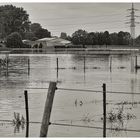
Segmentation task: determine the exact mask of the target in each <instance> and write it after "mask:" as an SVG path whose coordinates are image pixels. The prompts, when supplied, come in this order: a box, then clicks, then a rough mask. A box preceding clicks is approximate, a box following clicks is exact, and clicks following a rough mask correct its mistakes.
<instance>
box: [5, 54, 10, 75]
mask: <svg viewBox="0 0 140 140" xmlns="http://www.w3.org/2000/svg"><path fill="white" fill-rule="evenodd" d="M8 61H9V54H6V76H8V63H9V62H8Z"/></svg>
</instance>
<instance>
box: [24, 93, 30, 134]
mask: <svg viewBox="0 0 140 140" xmlns="http://www.w3.org/2000/svg"><path fill="white" fill-rule="evenodd" d="M24 96H25V110H26V137H28V136H29V108H28V92H27V90H25V91H24Z"/></svg>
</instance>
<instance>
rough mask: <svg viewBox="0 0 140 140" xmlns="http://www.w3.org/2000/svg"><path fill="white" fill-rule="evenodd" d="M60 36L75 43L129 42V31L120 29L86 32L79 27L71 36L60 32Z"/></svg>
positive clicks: (121, 43) (104, 43) (126, 43)
mask: <svg viewBox="0 0 140 140" xmlns="http://www.w3.org/2000/svg"><path fill="white" fill-rule="evenodd" d="M60 37H61V38H63V39H67V40H70V41H71V42H72V43H73V44H75V45H83V46H84V45H129V44H131V35H130V33H129V32H123V31H120V32H118V33H116V32H114V33H109V32H108V31H105V32H87V31H85V30H82V29H79V30H77V31H75V32H74V33H73V34H72V36H67V34H66V33H61V35H60Z"/></svg>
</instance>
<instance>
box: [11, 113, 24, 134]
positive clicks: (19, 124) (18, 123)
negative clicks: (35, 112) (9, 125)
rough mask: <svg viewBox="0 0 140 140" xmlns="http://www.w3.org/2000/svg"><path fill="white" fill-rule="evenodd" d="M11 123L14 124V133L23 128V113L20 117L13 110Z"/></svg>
mask: <svg viewBox="0 0 140 140" xmlns="http://www.w3.org/2000/svg"><path fill="white" fill-rule="evenodd" d="M13 125H14V126H15V129H14V133H16V132H19V130H20V128H21V129H22V130H23V129H24V125H25V119H24V117H23V115H22V116H21V117H20V113H16V112H14V119H13Z"/></svg>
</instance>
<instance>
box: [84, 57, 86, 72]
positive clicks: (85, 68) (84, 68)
mask: <svg viewBox="0 0 140 140" xmlns="http://www.w3.org/2000/svg"><path fill="white" fill-rule="evenodd" d="M85 72H86V58H85V56H84V73H85Z"/></svg>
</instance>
